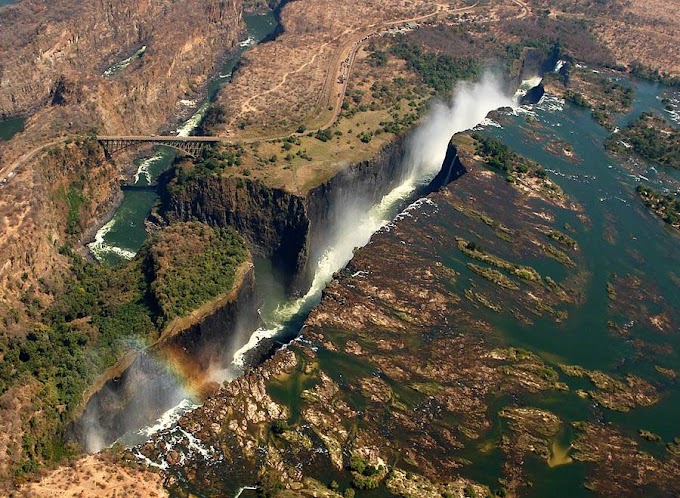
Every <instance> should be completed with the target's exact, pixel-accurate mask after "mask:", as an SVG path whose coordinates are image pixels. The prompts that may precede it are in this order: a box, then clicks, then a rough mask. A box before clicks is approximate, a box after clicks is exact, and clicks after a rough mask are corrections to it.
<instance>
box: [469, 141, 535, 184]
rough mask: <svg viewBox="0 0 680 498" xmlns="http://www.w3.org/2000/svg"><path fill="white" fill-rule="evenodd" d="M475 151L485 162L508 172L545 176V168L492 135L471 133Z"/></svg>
mask: <svg viewBox="0 0 680 498" xmlns="http://www.w3.org/2000/svg"><path fill="white" fill-rule="evenodd" d="M471 136H472V138H473V139H474V140H475V145H476V149H475V152H476V153H477V154H479V155H480V156H482V157H483V158H484V159H485V160H486V164H488V165H489V166H491V167H492V168H495V169H499V170H501V171H504V172H506V173H509V174H517V175H521V176H531V177H535V178H546V176H547V174H546V172H545V169H543V167H542V166H541V165H540V164H537V163H534V162H532V161H529V160H528V159H526V158H523V157H522V156H520V155H519V154H516V153H515V152H513V151H512V150H511V149H510V147H508V146H507V145H505V144H504V143H502V142H501V141H500V140H498V139H496V138H493V137H485V136H484V135H482V134H481V133H476V132H475V133H473V134H472V135H471Z"/></svg>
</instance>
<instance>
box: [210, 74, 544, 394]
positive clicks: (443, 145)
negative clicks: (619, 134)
mask: <svg viewBox="0 0 680 498" xmlns="http://www.w3.org/2000/svg"><path fill="white" fill-rule="evenodd" d="M539 82H540V81H539ZM501 88H502V85H501V83H500V81H499V80H498V79H497V78H495V77H493V76H492V75H486V76H485V77H484V78H483V79H482V80H481V81H479V82H476V83H462V84H461V85H459V86H458V88H457V90H456V92H455V95H454V97H453V99H452V100H451V102H450V103H449V104H445V103H436V104H435V105H434V106H433V107H432V110H431V112H430V114H429V115H428V117H427V119H426V120H425V121H424V122H423V123H422V124H421V125H420V126H419V127H418V128H417V129H416V130H415V132H414V133H413V135H412V136H411V138H410V139H409V141H408V144H407V153H406V155H405V156H404V159H403V161H404V163H403V165H402V168H401V169H402V171H405V172H406V175H405V180H404V181H403V182H402V183H401V184H400V185H398V186H397V187H395V188H394V189H393V190H392V191H391V192H389V193H388V194H386V195H385V196H384V197H383V198H382V199H381V200H380V201H379V202H378V203H377V204H375V205H373V206H370V207H369V208H368V209H364V206H363V204H364V203H362V202H361V199H353V202H347V199H343V201H344V202H343V205H341V206H335V209H336V216H334V219H335V220H337V221H336V222H335V226H334V227H333V228H334V229H333V230H331V231H330V233H331V234H332V235H331V236H330V237H329V240H328V241H327V244H326V248H325V250H324V251H323V253H322V255H321V256H320V257H319V259H318V261H317V264H316V271H315V272H314V278H313V280H312V284H311V286H310V288H309V291H308V292H307V293H306V294H305V295H304V296H303V297H301V298H299V299H295V300H293V301H288V302H284V303H281V304H280V305H279V306H278V307H277V309H276V311H275V313H274V314H273V315H274V316H273V317H272V318H273V319H272V320H270V322H269V323H266V326H265V327H262V328H259V329H258V330H256V331H255V332H254V333H253V334H252V335H251V336H250V338H249V340H248V341H247V342H246V344H244V345H243V346H242V347H241V348H240V349H238V350H237V351H236V352H235V353H234V357H233V361H232V364H231V365H230V366H228V367H227V368H224V369H221V370H218V371H216V372H215V375H214V379H215V380H218V381H224V380H230V379H232V378H234V377H236V376H237V375H238V374H239V373H241V371H242V369H243V367H244V356H245V354H246V353H247V352H248V351H250V350H252V349H253V348H255V347H256V346H257V345H258V343H259V342H260V341H261V340H262V339H265V338H272V337H276V336H277V335H279V334H280V333H281V332H282V331H283V330H284V329H285V328H286V326H287V325H288V323H289V322H291V321H293V322H295V323H298V322H300V321H301V320H300V318H301V317H302V318H303V319H304V317H305V316H306V315H307V314H308V313H309V311H310V310H311V309H312V308H313V307H314V306H315V305H316V304H317V303H318V302H319V299H320V297H321V292H322V291H323V289H324V287H325V286H326V285H327V284H328V282H330V280H331V279H332V277H333V274H334V273H335V272H336V271H338V270H340V269H341V268H343V267H344V266H345V265H346V264H347V263H348V262H349V261H350V259H352V255H353V251H354V250H355V249H356V248H358V247H363V246H364V245H366V244H367V243H368V241H369V240H370V238H371V236H372V235H373V234H374V233H375V232H377V231H378V230H380V229H381V228H382V227H384V226H385V225H386V224H388V223H389V222H390V221H391V220H393V219H394V217H395V216H396V215H397V214H398V212H399V209H400V207H402V206H403V203H404V202H405V201H406V200H407V199H409V198H410V197H411V196H412V195H413V193H414V192H415V191H416V189H417V188H418V187H420V186H423V185H426V184H428V183H429V182H430V181H431V180H432V178H433V177H434V176H435V175H436V174H437V173H438V172H439V169H440V168H441V166H442V163H443V162H444V158H445V156H446V150H447V147H448V143H449V141H450V140H451V137H452V136H453V135H454V134H456V133H458V132H460V131H464V130H468V129H470V128H473V127H475V126H477V125H478V124H479V123H481V122H482V121H483V120H484V118H485V117H486V115H487V114H488V113H489V112H490V111H492V110H494V109H498V108H501V107H516V106H517V98H516V97H511V96H508V95H506V94H505V93H504V92H503V91H502V90H501ZM362 213H364V214H362ZM357 220H358V221H357Z"/></svg>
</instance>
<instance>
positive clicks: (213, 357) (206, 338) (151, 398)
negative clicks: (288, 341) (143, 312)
mask: <svg viewBox="0 0 680 498" xmlns="http://www.w3.org/2000/svg"><path fill="white" fill-rule="evenodd" d="M206 304H207V305H209V306H210V310H209V311H207V310H206V312H205V313H200V314H198V315H197V316H196V317H188V318H189V319H188V320H185V321H184V322H183V323H182V327H181V328H179V329H173V330H172V331H171V332H172V333H171V334H163V335H162V338H161V340H160V341H159V342H157V343H156V344H154V345H153V346H151V347H150V348H148V349H146V350H144V351H143V352H141V353H140V354H138V355H137V356H136V357H134V358H126V359H124V361H123V362H122V363H121V365H120V366H119V368H118V369H117V371H115V370H112V371H111V372H109V373H108V375H107V376H109V377H110V378H109V379H108V380H105V382H103V383H102V384H101V385H100V386H99V387H98V388H97V390H96V392H94V393H93V394H92V396H91V397H90V398H89V399H87V400H86V403H87V405H86V408H85V409H84V411H83V413H82V415H81V416H80V417H79V418H78V419H77V420H76V421H75V422H74V423H73V424H72V425H71V427H70V428H69V437H70V438H75V439H77V440H78V442H79V443H80V444H81V446H82V447H83V448H84V449H86V450H88V451H94V450H99V449H101V448H102V447H105V446H109V445H111V444H112V443H113V442H114V441H116V440H117V439H119V438H120V437H121V436H123V435H125V434H126V433H128V432H129V431H131V430H137V429H139V428H140V427H145V426H146V425H148V424H150V423H153V422H154V421H155V420H156V419H157V418H159V417H160V416H161V415H162V414H163V413H164V412H165V411H166V410H168V409H170V408H172V407H173V406H175V405H177V404H178V403H179V402H180V401H182V399H184V398H191V399H193V400H194V401H197V400H199V399H200V398H201V397H202V396H207V395H208V394H210V393H212V392H214V391H215V390H216V389H217V388H218V387H219V385H218V384H217V383H215V382H214V381H211V375H212V371H213V369H220V368H223V365H225V364H228V363H229V360H230V356H229V355H230V354H233V349H232V345H233V344H234V343H235V342H236V341H237V340H240V339H241V336H243V335H245V334H246V333H250V332H251V331H252V330H254V329H255V328H257V325H258V321H259V316H258V314H257V302H256V296H255V273H254V271H253V266H252V263H250V262H248V263H247V264H246V265H245V266H244V269H243V271H242V272H241V277H240V280H239V282H238V283H237V284H236V286H235V288H234V289H233V290H232V291H231V292H230V293H229V295H226V296H220V297H219V298H217V299H216V300H214V301H213V302H211V303H206ZM121 367H122V368H121Z"/></svg>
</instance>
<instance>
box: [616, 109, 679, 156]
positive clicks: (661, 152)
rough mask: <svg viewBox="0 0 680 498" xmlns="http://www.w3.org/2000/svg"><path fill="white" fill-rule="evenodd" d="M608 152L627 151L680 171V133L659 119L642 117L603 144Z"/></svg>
mask: <svg viewBox="0 0 680 498" xmlns="http://www.w3.org/2000/svg"><path fill="white" fill-rule="evenodd" d="M605 147H606V148H607V150H608V151H610V152H612V153H615V154H625V153H626V152H628V151H629V150H630V149H632V150H634V151H635V152H637V153H638V154H640V155H641V156H642V157H644V158H645V159H649V160H650V161H654V162H655V163H657V164H659V165H661V166H665V167H667V168H676V169H680V132H679V131H678V130H677V129H676V128H675V127H673V126H671V125H670V124H668V122H667V121H666V120H665V119H664V118H662V117H661V116H657V115H655V114H651V113H647V112H645V113H642V115H641V116H640V117H639V118H638V119H636V120H635V121H633V122H632V123H631V124H630V125H628V126H627V127H626V128H625V129H623V130H621V132H620V133H617V134H614V135H611V136H610V137H609V138H607V141H606V142H605Z"/></svg>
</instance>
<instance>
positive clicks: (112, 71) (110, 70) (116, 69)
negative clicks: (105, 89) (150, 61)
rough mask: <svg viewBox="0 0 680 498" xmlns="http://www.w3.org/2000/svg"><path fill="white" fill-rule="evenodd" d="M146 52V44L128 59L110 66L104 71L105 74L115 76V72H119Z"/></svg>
mask: <svg viewBox="0 0 680 498" xmlns="http://www.w3.org/2000/svg"><path fill="white" fill-rule="evenodd" d="M144 52H146V45H144V46H143V47H142V48H140V49H139V50H137V51H136V52H135V53H134V54H132V55H131V56H130V57H128V58H127V59H123V60H122V61H120V62H118V63H116V64H114V65H113V66H111V67H110V68H108V69H107V70H106V71H104V76H113V75H114V74H116V73H119V72H120V71H122V70H123V69H125V68H126V67H128V66H129V65H130V64H131V63H132V61H134V60H135V59H139V58H140V57H141V56H142V55H143V54H144Z"/></svg>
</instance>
